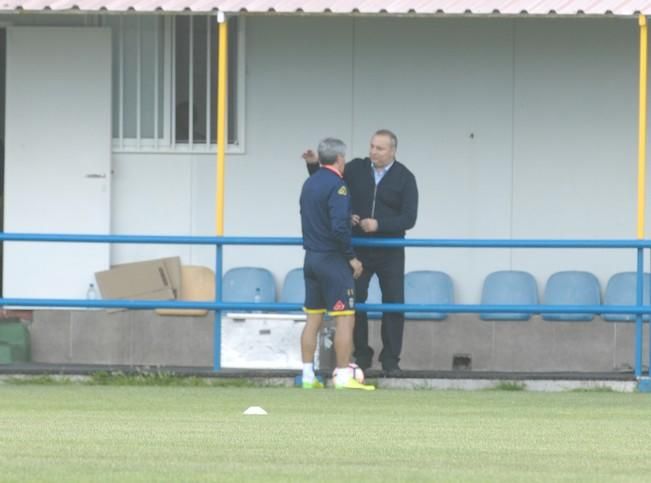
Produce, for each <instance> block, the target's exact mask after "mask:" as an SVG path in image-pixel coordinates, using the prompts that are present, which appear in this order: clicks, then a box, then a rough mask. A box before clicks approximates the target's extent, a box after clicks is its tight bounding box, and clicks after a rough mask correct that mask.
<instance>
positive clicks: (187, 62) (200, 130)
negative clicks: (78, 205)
mask: <svg viewBox="0 0 651 483" xmlns="http://www.w3.org/2000/svg"><path fill="white" fill-rule="evenodd" d="M103 23H104V24H105V25H107V26H109V27H111V29H112V31H113V149H114V151H136V152H137V151H181V152H182V151H191V152H206V151H209V152H212V151H214V150H215V148H216V138H217V125H216V122H217V121H216V119H217V113H216V111H217V101H216V91H217V55H218V43H217V42H218V40H217V39H218V28H219V26H218V24H217V20H216V17H215V16H197V15H179V16H175V17H170V16H152V15H149V16H145V15H116V16H106V17H104V22H103ZM243 38H244V36H243V22H241V21H240V20H238V19H237V18H232V19H229V39H228V51H229V52H228V55H229V62H228V71H229V72H228V93H227V95H228V109H227V115H226V117H227V125H228V127H227V139H228V144H229V146H228V148H229V150H241V146H242V144H243V122H242V121H243V117H242V115H241V112H240V111H241V110H242V109H243V105H244V102H243V99H242V98H241V97H242V94H243V92H244V89H243V88H242V86H241V85H240V83H241V82H242V81H243V74H242V70H243V66H244V62H243V51H244V49H243Z"/></svg>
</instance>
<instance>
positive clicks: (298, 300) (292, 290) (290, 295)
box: [280, 268, 305, 313]
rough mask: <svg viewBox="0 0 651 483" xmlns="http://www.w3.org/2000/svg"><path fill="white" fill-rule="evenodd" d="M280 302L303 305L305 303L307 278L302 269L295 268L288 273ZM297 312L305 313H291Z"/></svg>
mask: <svg viewBox="0 0 651 483" xmlns="http://www.w3.org/2000/svg"><path fill="white" fill-rule="evenodd" d="M280 302H284V303H289V304H301V305H303V304H304V303H305V278H304V277H303V269H302V268H295V269H293V270H290V271H289V272H288V273H287V276H286V277H285V281H284V282H283V288H282V290H281V291H280ZM295 312H300V313H303V311H302V310H296V311H294V310H292V311H291V313H295Z"/></svg>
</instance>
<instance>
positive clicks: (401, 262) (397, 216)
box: [303, 129, 418, 376]
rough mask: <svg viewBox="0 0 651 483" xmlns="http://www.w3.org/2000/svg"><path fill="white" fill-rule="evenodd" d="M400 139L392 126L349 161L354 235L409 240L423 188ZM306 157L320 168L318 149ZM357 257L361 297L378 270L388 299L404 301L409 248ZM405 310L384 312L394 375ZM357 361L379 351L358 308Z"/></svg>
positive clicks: (386, 358) (363, 251)
mask: <svg viewBox="0 0 651 483" xmlns="http://www.w3.org/2000/svg"><path fill="white" fill-rule="evenodd" d="M397 147H398V139H397V138H396V135H395V134H394V133H392V132H391V131H389V130H386V129H382V130H379V131H377V132H376V133H375V134H374V135H373V137H372V138H371V146H370V154H369V157H368V158H364V159H361V158H357V159H353V160H352V161H350V162H349V163H347V164H346V170H345V172H344V180H345V181H346V184H347V185H348V187H349V188H350V193H351V197H352V213H353V215H352V221H353V225H354V226H353V235H354V236H359V237H377V238H379V237H382V238H404V236H405V231H406V230H409V229H410V228H412V227H413V226H414V224H415V223H416V215H417V212H418V188H417V186H416V178H415V177H414V175H413V174H412V173H411V171H409V169H407V168H406V167H405V166H404V165H403V164H401V163H399V162H398V161H396V159H395V154H396V149H397ZM303 158H304V159H305V160H306V161H307V163H308V165H307V166H308V170H309V171H310V173H311V174H312V173H314V172H315V171H316V170H317V169H318V164H316V163H317V162H318V161H319V159H318V157H317V155H316V153H314V152H313V151H306V152H305V153H304V154H303ZM356 253H357V256H358V257H359V259H360V261H361V262H362V264H363V266H364V271H363V273H362V275H361V276H360V277H359V278H358V279H357V280H356V282H355V294H356V298H355V301H356V302H358V303H364V302H366V298H367V297H368V286H369V282H370V280H371V277H372V276H373V274H374V273H376V274H377V276H378V280H379V282H380V289H381V291H382V302H383V303H404V274H405V250H404V248H402V247H400V248H384V247H358V248H357V249H356ZM404 322H405V319H404V314H402V313H395V312H391V313H389V312H387V313H384V314H383V315H382V329H381V332H382V344H383V348H382V352H381V353H380V357H379V359H380V362H381V364H382V369H383V371H384V372H385V373H386V374H388V375H391V376H394V375H399V374H400V366H399V365H398V362H399V361H400V353H401V351H402V337H403V332H404ZM353 340H354V345H355V352H354V356H355V360H356V362H357V364H359V366H360V367H361V368H362V369H366V368H368V367H370V366H371V365H372V361H373V353H374V351H373V349H372V348H371V347H369V345H368V317H367V315H366V312H359V311H358V312H356V314H355V329H354V336H353Z"/></svg>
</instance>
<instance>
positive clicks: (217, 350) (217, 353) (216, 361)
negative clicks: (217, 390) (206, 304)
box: [213, 242, 223, 372]
mask: <svg viewBox="0 0 651 483" xmlns="http://www.w3.org/2000/svg"><path fill="white" fill-rule="evenodd" d="M222 251H223V245H222V243H221V242H217V250H216V260H215V302H217V303H219V302H221V301H222V279H223V277H222V270H223V264H222ZM214 331H215V333H214V335H213V341H214V342H213V345H214V347H213V370H214V371H215V372H218V371H220V370H221V368H222V363H221V357H222V312H221V310H218V309H216V310H215V323H214Z"/></svg>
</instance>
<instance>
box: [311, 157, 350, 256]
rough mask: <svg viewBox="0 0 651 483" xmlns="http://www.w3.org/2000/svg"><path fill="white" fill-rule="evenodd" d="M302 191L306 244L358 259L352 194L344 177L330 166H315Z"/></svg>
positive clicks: (317, 250)
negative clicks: (318, 167)
mask: <svg viewBox="0 0 651 483" xmlns="http://www.w3.org/2000/svg"><path fill="white" fill-rule="evenodd" d="M315 171H316V172H315V173H314V174H313V175H312V176H310V177H309V178H308V179H307V180H306V181H305V183H304V184H303V190H302V191H301V201H300V203H301V226H302V228H303V247H304V248H305V249H306V250H308V251H313V252H321V253H328V252H339V253H341V254H342V255H344V256H345V257H346V259H347V260H351V259H353V258H355V252H354V251H353V245H352V241H351V236H352V230H351V221H350V217H351V211H350V194H349V192H348V188H347V186H346V183H344V180H343V179H342V177H341V176H340V175H339V174H338V173H336V172H334V171H333V170H331V169H329V168H320V169H316V170H315Z"/></svg>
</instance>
